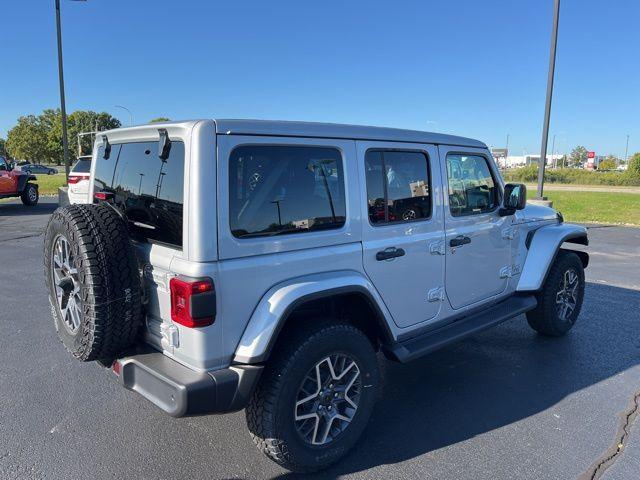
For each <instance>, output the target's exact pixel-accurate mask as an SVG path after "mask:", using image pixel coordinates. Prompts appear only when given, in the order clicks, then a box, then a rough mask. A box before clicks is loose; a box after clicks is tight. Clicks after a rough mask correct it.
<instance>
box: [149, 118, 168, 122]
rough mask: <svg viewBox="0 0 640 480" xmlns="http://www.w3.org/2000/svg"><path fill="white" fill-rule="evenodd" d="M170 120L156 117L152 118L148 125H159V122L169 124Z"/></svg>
mask: <svg viewBox="0 0 640 480" xmlns="http://www.w3.org/2000/svg"><path fill="white" fill-rule="evenodd" d="M170 121H171V120H170V119H168V118H167V117H158V118H152V119H151V120H149V123H161V122H170Z"/></svg>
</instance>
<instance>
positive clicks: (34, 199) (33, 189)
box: [20, 183, 40, 207]
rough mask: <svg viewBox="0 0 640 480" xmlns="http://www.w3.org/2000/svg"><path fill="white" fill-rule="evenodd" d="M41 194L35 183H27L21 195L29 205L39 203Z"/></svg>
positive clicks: (23, 200) (21, 198) (23, 201)
mask: <svg viewBox="0 0 640 480" xmlns="http://www.w3.org/2000/svg"><path fill="white" fill-rule="evenodd" d="M39 198H40V194H39V193H38V186H37V185H36V184H34V183H27V184H26V185H25V187H24V190H23V191H22V194H21V195H20V200H22V203H24V204H25V205H26V206H28V207H32V206H34V205H37V203H38V199H39Z"/></svg>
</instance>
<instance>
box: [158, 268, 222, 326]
mask: <svg viewBox="0 0 640 480" xmlns="http://www.w3.org/2000/svg"><path fill="white" fill-rule="evenodd" d="M169 289H170V290H171V320H173V321H174V322H176V323H178V324H180V325H184V326H185V327H190V328H196V327H206V326H207V325H211V324H212V323H213V321H214V319H215V316H216V293H215V290H214V288H213V281H212V280H211V279H210V278H204V279H192V278H187V277H174V278H172V279H171V281H170V282H169Z"/></svg>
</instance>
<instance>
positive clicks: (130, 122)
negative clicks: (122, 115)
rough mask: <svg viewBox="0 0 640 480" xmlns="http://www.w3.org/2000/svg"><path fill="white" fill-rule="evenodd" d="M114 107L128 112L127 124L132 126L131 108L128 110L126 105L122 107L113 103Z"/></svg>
mask: <svg viewBox="0 0 640 480" xmlns="http://www.w3.org/2000/svg"><path fill="white" fill-rule="evenodd" d="M114 107H116V108H121V109H123V110H126V111H127V112H129V126H133V113H131V110H129V109H128V108H127V107H123V106H122V105H114Z"/></svg>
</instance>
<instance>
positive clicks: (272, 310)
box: [233, 271, 393, 363]
mask: <svg viewBox="0 0 640 480" xmlns="http://www.w3.org/2000/svg"><path fill="white" fill-rule="evenodd" d="M344 293H358V294H362V295H363V296H365V298H366V299H367V300H368V301H369V303H370V304H371V306H372V307H373V308H374V310H377V312H378V319H377V321H378V322H379V323H380V324H381V325H379V326H380V327H382V330H383V332H384V333H385V336H386V337H387V339H388V340H391V339H392V338H393V332H392V331H391V329H390V326H391V325H393V320H392V317H391V314H390V313H389V311H388V310H387V308H386V306H385V305H384V302H383V301H382V298H381V297H380V295H379V294H378V292H377V291H376V289H375V288H374V286H373V284H372V283H371V282H370V281H369V280H368V279H367V278H366V277H365V276H364V275H362V274H361V273H358V272H356V271H337V272H327V273H319V274H313V275H308V276H304V277H298V278H294V279H291V280H288V281H286V282H283V283H280V284H278V285H275V286H274V287H272V288H271V289H270V290H269V291H268V292H267V293H265V295H264V296H263V297H262V299H261V300H260V302H259V303H258V306H257V307H256V309H255V310H254V311H253V314H252V315H251V319H250V320H249V323H248V324H247V327H246V328H245V331H244V333H243V334H242V338H241V339H240V343H239V344H238V346H237V348H236V351H235V355H234V359H233V361H234V363H260V362H263V361H265V360H266V359H267V358H268V356H269V353H270V351H271V348H272V347H273V345H274V344H275V342H276V340H277V337H278V334H279V333H280V330H281V329H282V326H283V325H284V324H285V322H286V321H287V317H288V316H289V315H290V314H291V312H292V311H293V310H294V309H295V308H296V307H297V306H299V305H301V304H302V303H304V302H306V301H310V300H316V299H318V298H323V297H328V296H332V295H338V294H344Z"/></svg>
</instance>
